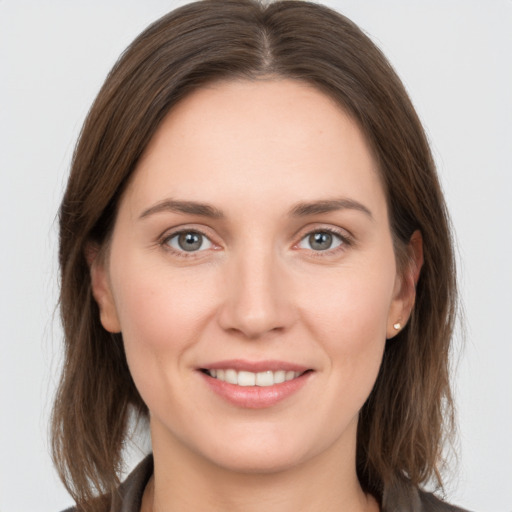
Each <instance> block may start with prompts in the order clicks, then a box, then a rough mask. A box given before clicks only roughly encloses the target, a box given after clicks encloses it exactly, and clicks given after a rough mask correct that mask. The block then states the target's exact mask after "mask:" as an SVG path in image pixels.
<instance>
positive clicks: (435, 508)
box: [419, 491, 469, 512]
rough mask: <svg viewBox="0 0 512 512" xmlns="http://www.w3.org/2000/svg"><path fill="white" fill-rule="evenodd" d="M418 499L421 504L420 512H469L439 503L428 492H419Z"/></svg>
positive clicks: (437, 499) (438, 500)
mask: <svg viewBox="0 0 512 512" xmlns="http://www.w3.org/2000/svg"><path fill="white" fill-rule="evenodd" d="M419 497H420V501H421V504H422V509H421V512H469V510H466V509H463V508H459V507H455V506H454V505H450V504H448V503H445V502H444V501H441V500H440V499H439V498H437V497H436V496H435V495H434V494H432V493H430V492H424V491H419Z"/></svg>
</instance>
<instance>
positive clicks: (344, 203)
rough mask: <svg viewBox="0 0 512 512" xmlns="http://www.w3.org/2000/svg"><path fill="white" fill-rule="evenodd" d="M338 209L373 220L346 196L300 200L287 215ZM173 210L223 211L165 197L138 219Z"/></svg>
mask: <svg viewBox="0 0 512 512" xmlns="http://www.w3.org/2000/svg"><path fill="white" fill-rule="evenodd" d="M338 210H356V211H359V212H362V213H364V214H365V215H367V216H368V217H369V218H370V219H372V220H373V215H372V212H371V211H370V210H369V209H368V208H367V207H366V206H364V205H363V204H361V203H359V202H358V201H355V200H353V199H348V198H340V199H323V200H320V201H310V202H301V203H298V204H296V205H295V206H293V207H292V208H291V210H290V211H289V213H288V215H289V216H291V217H308V216H311V215H319V214H322V213H329V212H333V211H338ZM162 212H174V213H184V214H188V215H198V216H200V217H208V218H211V219H223V218H225V215H224V213H223V212H222V211H221V210H219V209H218V208H216V207H214V206H211V205H209V204H207V203H200V202H196V201H178V200H175V199H165V200H163V201H160V202H158V203H157V204H155V205H153V206H151V207H150V208H148V209H147V210H144V211H143V212H142V214H141V215H140V216H139V219H144V218H146V217H149V216H150V215H154V214H155V213H162Z"/></svg>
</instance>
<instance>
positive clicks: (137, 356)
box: [92, 80, 407, 472]
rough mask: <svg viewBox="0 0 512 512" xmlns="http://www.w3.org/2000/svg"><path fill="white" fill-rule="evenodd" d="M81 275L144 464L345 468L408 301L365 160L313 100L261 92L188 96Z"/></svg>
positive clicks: (276, 86) (356, 141) (347, 122)
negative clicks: (143, 425) (122, 380)
mask: <svg viewBox="0 0 512 512" xmlns="http://www.w3.org/2000/svg"><path fill="white" fill-rule="evenodd" d="M92 278H93V289H94V295H95V297H96V300H97V301H98V303H99V305H100V311H101V319H102V323H103V325H104V327H105V328H106V329H107V330H110V331H121V332H122V335H123V339H124V344H125V349H126V355H127V359H128V364H129V367H130V371H131V373H132V375H133V379H134V381H135V383H136V385H137V388H138V390H139V392H140V394H141V396H142V398H143V399H144V401H145V403H146V404H147V406H148V408H149V411H150V417H151V429H152V435H153V447H154V450H155V452H156V451H157V450H160V451H167V452H168V453H169V454H170V455H175V454H177V453H179V454H180V456H181V457H187V456H189V457H194V458H195V459H196V460H199V461H202V462H204V463H213V464H215V465H217V466H221V467H224V468H229V469H234V470H237V471H256V472H258V471H263V472H266V471H276V470H280V469H284V468H289V467H293V466H296V465H298V464H301V463H305V462H307V461H312V460H314V459H315V458H317V457H328V456H330V455H334V454H336V456H339V455H344V456H345V459H346V458H347V455H349V459H350V460H351V461H352V462H351V463H352V464H353V457H355V442H356V426H357V419H358V412H359V410H360V409H361V407H362V405H363V403H364V402H365V400H366V398H367V397H368V395H369V393H370V391H371V389H372V386H373V384H374V382H375V379H376V376H377V373H378V370H379V366H380V363H381V359H382V355H383V350H384V345H385V340H386V338H388V337H391V336H393V335H394V333H395V332H396V331H395V330H394V328H393V324H394V323H396V322H397V321H399V320H400V318H401V317H404V316H405V317H406V316H407V314H406V313H404V307H405V306H404V304H405V295H406V292H405V291H404V285H402V280H401V279H400V277H399V276H398V275H397V269H396V262H395V255H394V252H393V244H392V238H391V233H390V228H389V220H388V212H387V208H386V198H385V194H384V190H383V187H382V185H381V182H380V180H379V176H378V170H377V165H376V163H375V160H374V158H373V157H372V154H371V152H370V150H369V147H368V145H367V143H366V141H365V139H364V137H363V135H362V133H361V131H360V130H359V128H358V127H357V125H356V124H355V123H354V122H353V121H352V120H351V118H350V117H349V116H348V115H347V114H346V113H345V112H344V111H343V110H341V109H340V108H339V107H338V106H336V104H334V103H333V102H332V101H331V100H330V99H329V98H328V97H327V96H325V95H324V94H322V93H321V92H319V91H318V90H316V89H314V88H312V87H311V86H308V85H306V84H304V83H301V82H297V81H291V80H260V81H233V82H223V83H218V84H214V85H211V86H209V87H205V88H203V89H202V90H199V91H197V92H194V93H193V94H191V95H190V96H188V97H187V98H186V99H184V100H183V101H182V102H181V103H180V104H178V105H177V106H176V107H175V108H174V109H173V110H172V112H171V113H170V114H169V115H168V116H167V117H166V119H165V120H164V122H163V123H162V125H161V126H160V127H159V129H158V131H157V132H156V134H155V136H154V137H153V139H152V140H151V142H150V144H149V146H148V147H147V150H146V151H145V153H144V155H143V157H142V159H141V160H140V163H139V164H138V166H137V169H136V171H135V174H134V176H133V178H132V180H131V182H130V184H129V186H128V188H127V190H126V192H125V194H124V196H123V198H122V200H121V203H120V208H119V213H118V217H117V220H116V223H115V227H114V231H113V236H112V239H111V244H110V247H109V251H108V255H107V257H106V258H105V261H104V263H102V262H101V261H100V258H98V259H97V260H96V261H95V262H94V263H93V265H92ZM283 381H284V382H283ZM180 460H184V459H180Z"/></svg>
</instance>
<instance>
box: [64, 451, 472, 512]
mask: <svg viewBox="0 0 512 512" xmlns="http://www.w3.org/2000/svg"><path fill="white" fill-rule="evenodd" d="M152 474H153V456H152V455H148V456H147V457H146V458H145V459H144V460H143V461H142V462H141V463H140V464H139V465H138V466H137V467H136V468H135V469H134V470H133V471H132V472H131V473H130V475H128V477H127V478H126V480H125V481H124V482H123V483H122V484H121V486H120V487H119V490H118V492H117V493H116V494H115V495H114V496H113V499H112V505H111V508H110V512H140V507H141V503H142V495H143V494H144V489H145V488H146V485H147V483H148V482H149V479H150V478H151V475H152ZM64 512H75V509H74V508H69V509H67V510H65V511H64ZM382 512H468V511H466V510H464V509H461V508H457V507H454V506H453V505H449V504H448V503H445V502H443V501H441V500H440V499H438V498H437V497H436V496H434V495H433V494H431V493H428V492H424V491H421V490H418V489H417V488H416V487H412V486H408V485H406V484H405V483H404V484H402V485H398V486H396V487H394V488H393V489H390V488H386V489H384V495H383V497H382Z"/></svg>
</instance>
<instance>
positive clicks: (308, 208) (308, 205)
mask: <svg viewBox="0 0 512 512" xmlns="http://www.w3.org/2000/svg"><path fill="white" fill-rule="evenodd" d="M337 210H357V211H359V212H362V213H364V214H365V215H367V216H368V217H369V218H370V219H371V220H373V215H372V212H371V211H370V210H369V209H368V208H367V207H366V206H364V204H361V203H359V202H358V201H355V200H353V199H348V198H340V199H326V200H322V201H311V202H303V203H298V204H297V205H295V206H294V207H293V208H292V209H291V210H290V215H291V216H292V217H307V216H309V215H318V214H321V213H329V212H334V211H337Z"/></svg>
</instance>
